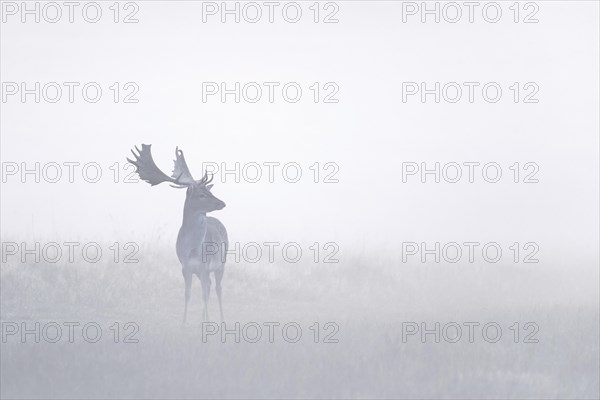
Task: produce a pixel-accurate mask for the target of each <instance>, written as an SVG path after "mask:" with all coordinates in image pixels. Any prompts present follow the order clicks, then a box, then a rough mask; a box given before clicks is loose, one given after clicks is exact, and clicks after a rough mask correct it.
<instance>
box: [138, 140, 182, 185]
mask: <svg viewBox="0 0 600 400" xmlns="http://www.w3.org/2000/svg"><path fill="white" fill-rule="evenodd" d="M151 146H152V145H151V144H142V149H141V150H140V149H139V148H138V147H137V146H135V149H136V150H137V151H138V153H139V154H136V153H135V152H134V151H133V150H131V153H132V154H133V155H134V156H135V161H133V160H131V159H129V158H128V159H127V161H129V162H130V163H132V164H133V165H135V167H136V172H137V173H138V175H139V176H140V178H141V179H142V180H144V181H146V182H148V183H149V184H150V185H152V186H154V185H158V184H159V183H163V182H171V183H174V184H175V185H178V186H174V185H171V186H174V187H185V186H187V185H190V184H191V182H190V181H189V180H190V179H191V175H190V172H189V171H188V168H187V165H185V159H184V158H183V153H182V152H181V151H179V150H177V151H178V152H180V153H181V157H179V153H177V160H175V170H174V171H173V174H175V172H178V173H179V175H178V176H176V175H173V177H169V176H167V175H166V174H165V173H164V172H162V171H161V170H160V169H159V168H158V167H157V166H156V164H155V163H154V160H153V159H152V151H151V149H150V147H151ZM186 172H187V175H186ZM192 182H193V179H192Z"/></svg>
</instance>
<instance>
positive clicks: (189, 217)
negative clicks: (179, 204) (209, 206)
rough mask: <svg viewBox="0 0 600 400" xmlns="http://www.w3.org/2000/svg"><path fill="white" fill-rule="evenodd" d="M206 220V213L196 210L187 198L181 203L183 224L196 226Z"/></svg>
mask: <svg viewBox="0 0 600 400" xmlns="http://www.w3.org/2000/svg"><path fill="white" fill-rule="evenodd" d="M205 222H206V213H205V212H203V211H201V210H198V209H197V208H196V207H194V205H193V204H192V203H191V202H189V201H188V200H187V199H186V201H185V204H184V205H183V224H182V225H183V226H198V225H203V224H204V223H205Z"/></svg>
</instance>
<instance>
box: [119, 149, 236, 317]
mask: <svg viewBox="0 0 600 400" xmlns="http://www.w3.org/2000/svg"><path fill="white" fill-rule="evenodd" d="M151 146H152V145H146V144H142V148H141V149H139V148H138V147H137V146H135V149H136V150H137V153H136V152H134V151H133V149H132V150H131V153H132V154H133V155H134V157H135V160H131V159H129V158H127V161H128V162H130V163H131V164H133V165H134V166H135V168H136V173H137V174H138V175H139V177H140V179H142V180H143V181H145V182H147V183H149V184H150V185H151V186H155V185H158V184H160V183H163V182H168V183H170V186H171V187H174V188H177V189H187V190H186V195H185V202H184V205H183V222H182V224H181V228H180V229H179V234H178V235H177V244H176V246H175V247H176V253H177V258H178V259H179V262H180V263H181V267H182V268H181V272H182V274H183V280H184V283H185V307H184V311H183V325H185V324H186V321H187V311H188V303H189V301H190V295H191V290H192V276H193V275H196V276H197V277H198V278H199V279H200V283H201V286H202V300H203V303H204V310H203V313H202V319H203V321H208V320H209V317H208V298H209V296H210V286H211V279H210V274H211V273H212V274H213V275H214V277H215V291H216V292H217V298H218V300H219V312H220V315H221V321H224V317H223V303H222V301H221V290H222V289H221V280H222V279H223V274H224V272H225V261H226V255H227V249H228V247H229V240H228V237H227V230H226V229H225V226H224V225H223V224H222V223H221V221H219V220H218V219H216V218H213V217H207V216H206V214H207V213H209V212H212V211H217V210H222V209H223V208H224V207H225V203H224V202H223V201H222V200H220V199H218V198H217V197H215V195H213V194H212V193H211V189H212V187H213V185H212V184H211V182H212V179H213V176H212V174H211V176H210V178H209V177H208V174H207V173H206V172H205V173H204V176H203V177H202V179H200V180H194V178H193V177H192V174H191V173H190V171H189V169H188V166H187V164H186V162H185V157H184V156H183V151H181V150H179V147H176V148H175V161H174V163H175V167H174V168H173V173H172V174H171V176H167V175H166V174H165V173H163V172H162V171H161V170H160V169H159V168H158V167H157V166H156V164H155V163H154V160H153V159H152V152H151Z"/></svg>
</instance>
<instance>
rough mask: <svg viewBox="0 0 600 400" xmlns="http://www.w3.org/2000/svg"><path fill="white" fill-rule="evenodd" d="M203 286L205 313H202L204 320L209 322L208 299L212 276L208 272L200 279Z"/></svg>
mask: <svg viewBox="0 0 600 400" xmlns="http://www.w3.org/2000/svg"><path fill="white" fill-rule="evenodd" d="M200 282H201V284H202V301H203V303H204V311H203V313H202V319H203V320H204V321H205V322H208V298H209V296H210V275H209V274H208V272H205V273H202V276H201V277H200Z"/></svg>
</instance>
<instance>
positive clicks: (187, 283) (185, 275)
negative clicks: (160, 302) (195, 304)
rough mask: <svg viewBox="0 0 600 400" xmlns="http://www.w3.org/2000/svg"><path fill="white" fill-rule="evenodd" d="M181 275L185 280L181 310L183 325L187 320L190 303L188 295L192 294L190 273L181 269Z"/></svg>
mask: <svg viewBox="0 0 600 400" xmlns="http://www.w3.org/2000/svg"><path fill="white" fill-rule="evenodd" d="M181 273H182V274H183V279H184V280H185V308H184V309H183V324H185V322H186V320H187V310H188V303H189V301H190V295H191V294H192V273H191V272H189V271H186V270H185V269H182V270H181Z"/></svg>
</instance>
